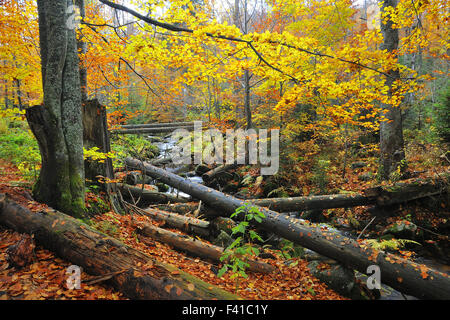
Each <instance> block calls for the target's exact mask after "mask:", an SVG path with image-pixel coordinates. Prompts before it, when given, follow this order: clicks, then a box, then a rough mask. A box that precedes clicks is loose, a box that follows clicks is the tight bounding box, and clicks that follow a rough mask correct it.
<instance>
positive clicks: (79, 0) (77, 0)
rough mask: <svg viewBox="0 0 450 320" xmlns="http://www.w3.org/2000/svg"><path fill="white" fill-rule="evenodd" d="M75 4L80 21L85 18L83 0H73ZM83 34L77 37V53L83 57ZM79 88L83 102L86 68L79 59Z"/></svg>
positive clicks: (85, 91)
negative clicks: (78, 10) (78, 11)
mask: <svg viewBox="0 0 450 320" xmlns="http://www.w3.org/2000/svg"><path fill="white" fill-rule="evenodd" d="M75 5H76V6H77V7H78V8H79V9H80V16H81V19H82V21H84V19H85V18H86V7H85V3H84V0H75ZM83 37H84V36H83V34H81V33H79V35H78V39H77V49H78V53H79V54H80V55H81V56H83V57H84V55H86V53H87V44H86V42H85V41H84V39H83ZM80 88H81V101H82V102H83V103H84V102H86V101H87V100H88V90H87V68H86V65H85V62H84V61H83V60H82V59H80Z"/></svg>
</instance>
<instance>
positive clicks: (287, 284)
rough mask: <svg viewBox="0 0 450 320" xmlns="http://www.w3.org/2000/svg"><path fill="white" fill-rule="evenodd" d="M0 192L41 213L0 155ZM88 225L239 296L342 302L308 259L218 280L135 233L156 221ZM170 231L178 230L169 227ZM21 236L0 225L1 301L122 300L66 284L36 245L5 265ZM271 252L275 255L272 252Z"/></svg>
mask: <svg viewBox="0 0 450 320" xmlns="http://www.w3.org/2000/svg"><path fill="white" fill-rule="evenodd" d="M0 172H2V173H1V175H0V193H6V194H8V195H9V196H10V197H11V198H12V199H13V200H14V201H16V202H18V203H19V204H21V205H22V206H24V207H27V208H28V209H30V210H32V211H35V212H36V211H40V210H42V209H44V208H45V207H46V206H45V205H44V204H40V203H38V202H36V201H33V200H32V198H31V196H30V186H29V183H27V181H24V180H23V179H22V177H21V175H20V174H19V172H18V169H17V167H15V166H14V165H12V164H11V163H9V162H7V161H4V160H1V159H0ZM92 222H93V225H94V226H95V225H99V224H102V223H103V224H105V223H106V224H107V225H109V226H112V227H110V233H112V234H113V235H114V236H115V237H116V238H117V239H119V240H120V241H122V242H124V243H126V244H127V245H129V246H132V247H134V248H136V249H138V250H140V251H142V252H144V253H146V254H148V255H149V256H151V257H154V258H155V259H157V260H159V261H162V262H166V263H169V264H172V265H174V266H176V267H178V268H179V269H180V270H183V271H185V272H187V273H190V274H192V275H194V276H196V277H198V278H200V279H202V280H203V281H205V282H207V283H210V284H212V285H216V286H218V287H221V288H223V289H224V290H227V291H229V292H232V293H237V294H238V295H239V296H240V297H242V298H243V299H264V300H276V299H281V300H328V299H329V300H345V299H347V298H345V297H342V296H341V295H339V294H337V293H336V292H334V291H333V290H331V289H329V288H328V287H327V286H326V285H325V284H324V283H322V282H321V281H319V280H318V279H317V278H315V277H314V276H312V275H311V273H310V271H309V269H308V267H307V262H306V261H305V260H303V259H300V258H296V260H297V263H293V264H290V265H287V264H286V263H285V262H286V261H285V260H284V259H281V258H276V259H264V261H265V262H267V263H269V264H271V265H273V266H274V267H275V271H274V272H272V273H270V274H257V273H251V272H249V273H248V278H246V279H240V281H239V285H238V287H237V288H236V281H235V280H234V279H231V278H230V275H229V274H225V275H224V276H223V277H222V278H218V277H217V275H216V273H217V270H218V267H217V266H216V265H213V264H211V263H208V262H206V261H203V260H200V259H198V258H194V257H190V256H187V255H185V254H183V253H181V252H178V251H175V250H173V249H172V248H171V247H170V246H168V245H165V244H163V243H159V242H156V241H152V240H145V239H144V238H139V237H138V236H137V235H136V234H135V226H136V222H147V223H152V224H156V225H159V223H156V222H154V221H151V219H149V218H148V217H144V216H136V215H134V216H130V215H118V214H115V213H113V212H108V213H105V214H102V215H97V216H95V217H94V218H92ZM171 231H174V232H178V233H181V232H180V231H177V230H174V229H171ZM20 238H21V235H20V234H19V233H17V232H15V231H13V230H9V229H6V228H4V227H0V300H9V299H12V300H21V299H32V300H47V299H55V300H59V299H61V300H62V299H80V300H97V299H108V300H121V299H126V298H125V297H124V296H123V295H122V294H121V293H120V292H117V291H115V290H114V289H113V288H111V287H110V286H109V285H108V284H107V283H106V282H101V283H96V284H89V281H91V282H95V281H94V280H95V279H96V277H93V276H90V275H88V274H86V273H84V272H83V273H82V275H81V279H82V285H81V289H78V290H77V289H74V290H70V289H68V288H67V286H66V279H67V275H66V269H67V268H68V267H69V266H70V265H71V263H70V262H68V261H64V260H63V259H60V258H59V257H57V256H55V255H54V254H53V253H52V252H50V251H48V250H46V249H44V248H42V247H40V246H39V245H37V246H36V249H35V253H36V258H35V260H34V262H33V263H32V264H30V265H28V266H26V267H24V268H22V269H16V268H15V267H9V265H8V263H7V261H6V250H7V248H8V247H9V246H10V245H13V244H15V243H17V242H18V241H19V239H20ZM273 255H274V256H275V257H277V254H276V253H275V252H274V253H273Z"/></svg>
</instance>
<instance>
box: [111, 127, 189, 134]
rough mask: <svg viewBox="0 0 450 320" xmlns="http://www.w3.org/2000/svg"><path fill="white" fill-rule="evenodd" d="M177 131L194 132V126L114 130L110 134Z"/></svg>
mask: <svg viewBox="0 0 450 320" xmlns="http://www.w3.org/2000/svg"><path fill="white" fill-rule="evenodd" d="M177 129H185V130H188V131H192V130H194V126H182V127H160V128H136V129H112V130H110V131H109V132H110V133H111V134H144V133H146V134H155V133H166V132H173V131H175V130H177Z"/></svg>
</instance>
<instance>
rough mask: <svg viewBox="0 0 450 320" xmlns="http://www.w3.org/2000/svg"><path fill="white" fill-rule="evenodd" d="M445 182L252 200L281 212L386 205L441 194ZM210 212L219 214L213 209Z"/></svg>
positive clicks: (256, 203) (443, 190)
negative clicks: (356, 192) (350, 192)
mask: <svg viewBox="0 0 450 320" xmlns="http://www.w3.org/2000/svg"><path fill="white" fill-rule="evenodd" d="M443 192H446V191H445V186H443V185H441V184H439V183H436V182H430V181H428V182H421V183H414V184H405V183H398V184H395V185H393V186H380V187H375V188H369V189H366V190H363V193H364V195H360V194H329V195H318V196H308V197H290V198H266V199H251V200H248V201H249V202H251V203H253V204H255V205H258V206H261V207H266V208H269V209H271V210H274V211H278V212H290V211H305V210H323V209H331V208H346V207H356V206H368V205H376V206H377V207H386V206H392V205H397V204H402V203H405V202H408V201H412V200H416V199H421V198H425V197H429V196H432V195H437V194H441V193H443ZM207 212H208V214H211V215H214V214H216V215H217V214H218V213H217V212H216V213H215V212H214V211H212V210H208V211H207Z"/></svg>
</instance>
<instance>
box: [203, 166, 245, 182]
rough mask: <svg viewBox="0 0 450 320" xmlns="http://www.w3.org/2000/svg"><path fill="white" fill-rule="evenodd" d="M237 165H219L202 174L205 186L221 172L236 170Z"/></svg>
mask: <svg viewBox="0 0 450 320" xmlns="http://www.w3.org/2000/svg"><path fill="white" fill-rule="evenodd" d="M237 166H238V165H237V164H235V163H232V164H223V165H220V166H218V167H216V168H214V169H212V170H209V171H208V172H206V173H204V174H202V179H203V181H204V182H205V183H206V184H209V183H211V182H212V181H213V180H214V178H215V177H217V175H219V174H220V173H222V172H226V171H228V170H231V169H234V168H236V167H237Z"/></svg>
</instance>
